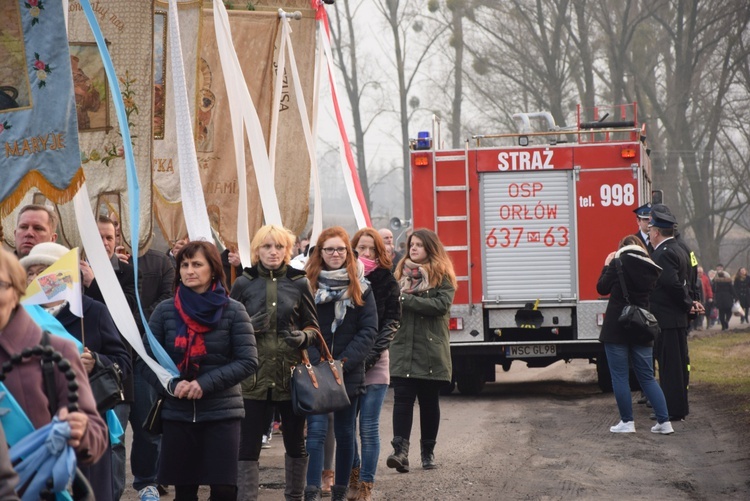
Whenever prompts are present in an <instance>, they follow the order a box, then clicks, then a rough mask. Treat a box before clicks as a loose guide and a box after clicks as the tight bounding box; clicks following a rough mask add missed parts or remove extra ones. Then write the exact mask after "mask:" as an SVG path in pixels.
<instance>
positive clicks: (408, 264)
mask: <svg viewBox="0 0 750 501" xmlns="http://www.w3.org/2000/svg"><path fill="white" fill-rule="evenodd" d="M398 282H399V285H400V286H401V292H403V293H404V294H416V293H417V292H422V291H426V290H427V289H429V288H430V265H429V264H417V263H415V262H414V261H412V260H411V259H408V258H407V259H406V261H405V262H404V269H403V270H402V272H401V279H400V280H399V281H398Z"/></svg>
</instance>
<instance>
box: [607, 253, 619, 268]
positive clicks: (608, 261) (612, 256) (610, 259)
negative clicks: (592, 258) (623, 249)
mask: <svg viewBox="0 0 750 501" xmlns="http://www.w3.org/2000/svg"><path fill="white" fill-rule="evenodd" d="M615 254H617V253H616V252H610V253H609V254H607V258H606V259H605V260H604V266H609V263H611V262H612V260H613V259H614V258H615Z"/></svg>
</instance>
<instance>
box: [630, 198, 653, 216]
mask: <svg viewBox="0 0 750 501" xmlns="http://www.w3.org/2000/svg"><path fill="white" fill-rule="evenodd" d="M633 212H635V215H636V216H638V217H639V218H640V219H650V218H651V202H649V203H646V204H643V205H641V206H640V207H638V208H636V209H633Z"/></svg>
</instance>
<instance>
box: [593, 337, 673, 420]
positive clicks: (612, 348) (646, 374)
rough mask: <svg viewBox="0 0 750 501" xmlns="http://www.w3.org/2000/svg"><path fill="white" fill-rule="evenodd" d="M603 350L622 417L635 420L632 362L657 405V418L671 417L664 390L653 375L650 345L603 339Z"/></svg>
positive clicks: (648, 395)
mask: <svg viewBox="0 0 750 501" xmlns="http://www.w3.org/2000/svg"><path fill="white" fill-rule="evenodd" d="M604 350H605V352H606V353H607V363H608V364H609V373H610V374H611V376H612V389H613V390H614V393H615V400H616V401H617V409H618V410H619V411H620V419H621V420H622V421H624V422H626V423H627V422H629V421H633V399H632V396H631V395H630V378H629V367H630V364H631V363H632V366H633V371H634V372H635V377H636V378H637V379H638V383H639V384H640V385H641V389H642V390H643V393H644V394H645V395H646V398H648V401H649V402H650V403H651V405H652V406H653V408H654V413H655V414H656V421H657V422H659V423H663V422H665V421H669V413H668V412H667V402H666V400H665V399H664V393H663V392H662V389H661V387H660V386H659V384H658V383H657V382H656V379H655V378H654V365H653V349H652V348H651V347H650V346H641V345H637V344H630V345H628V344H615V343H604ZM628 360H630V363H629V362H628Z"/></svg>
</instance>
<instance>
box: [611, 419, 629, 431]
mask: <svg viewBox="0 0 750 501" xmlns="http://www.w3.org/2000/svg"><path fill="white" fill-rule="evenodd" d="M609 431H611V432H612V433H635V421H628V422H627V423H626V422H624V421H620V422H619V423H617V424H616V425H615V426H610V428H609Z"/></svg>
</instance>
